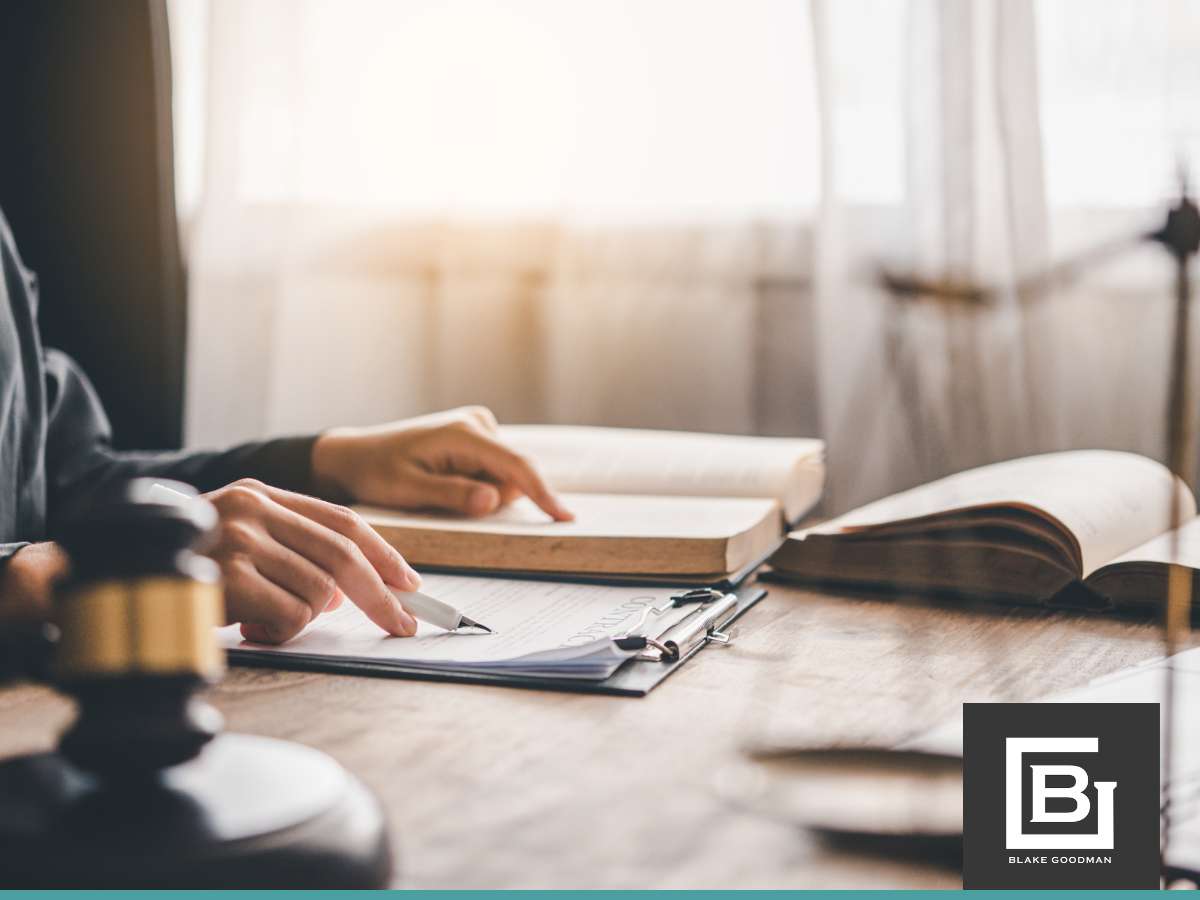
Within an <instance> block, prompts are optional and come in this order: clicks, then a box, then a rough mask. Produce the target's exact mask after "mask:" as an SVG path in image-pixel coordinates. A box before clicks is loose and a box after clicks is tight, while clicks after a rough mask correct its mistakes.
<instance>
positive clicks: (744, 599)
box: [228, 579, 767, 697]
mask: <svg viewBox="0 0 1200 900" xmlns="http://www.w3.org/2000/svg"><path fill="white" fill-rule="evenodd" d="M559 580H563V579H559ZM728 593H729V594H732V595H733V596H734V597H736V602H735V603H734V604H733V605H732V609H730V610H729V611H728V614H727V615H724V616H722V618H721V620H720V621H719V622H718V623H714V624H715V625H719V627H720V628H721V629H724V628H728V627H729V626H731V625H732V624H733V623H734V622H736V621H737V620H738V619H740V618H741V617H742V616H743V615H744V614H745V613H746V611H747V610H749V609H750V608H751V607H752V606H754V605H755V604H756V603H758V602H759V601H760V600H761V599H762V598H763V597H765V596H766V594H767V590H766V588H764V587H761V586H759V585H758V584H749V585H743V586H742V587H740V588H738V589H736V590H734V591H730V592H728ZM645 630H647V631H651V630H653V622H652V621H651V622H650V623H649V624H647V625H646V629H645ZM669 630H671V629H668V631H669ZM714 632H715V634H716V635H717V636H719V638H724V640H721V639H718V637H716V636H714ZM663 636H665V633H663V634H655V635H649V634H641V635H629V636H627V637H642V638H643V639H646V643H647V645H653V644H654V643H655V642H656V641H657V639H658V638H659V637H663ZM649 638H653V640H649ZM624 639H626V638H619V639H617V640H624ZM728 642H729V640H728V638H725V636H724V634H723V632H720V631H718V630H717V629H716V628H714V629H713V630H712V631H710V632H709V633H707V635H706V636H705V637H704V638H703V639H698V640H696V641H694V642H692V643H690V644H689V645H688V646H687V647H686V648H681V652H680V653H679V655H678V657H676V658H673V659H644V658H641V657H634V658H632V659H629V660H627V661H626V662H625V663H624V664H623V665H622V666H621V667H620V668H619V669H617V671H616V672H614V673H613V674H612V675H610V676H609V677H608V678H606V679H605V680H603V681H581V680H578V679H569V678H545V677H538V678H534V677H528V676H522V675H508V674H492V673H481V672H456V671H453V670H439V671H430V670H429V669H419V668H406V667H404V666H401V665H396V664H394V663H388V664H381V663H373V662H368V661H363V660H345V659H333V658H330V659H314V658H308V657H288V656H285V655H283V654H279V655H267V654H258V653H243V652H241V651H238V650H230V651H228V658H229V663H230V665H235V666H246V667H249V668H266V669H287V670H291V671H298V672H328V673H330V674H335V675H338V674H340V675H367V676H375V677H380V678H405V679H413V680H416V681H451V682H459V683H462V684H489V685H495V686H499V687H515V688H527V689H533V690H543V691H544V690H550V691H567V692H572V693H583V694H608V695H611V696H617V697H644V696H646V694H648V693H650V691H651V690H653V689H654V688H655V687H657V686H658V685H660V684H661V683H662V682H663V681H665V680H666V679H667V678H669V677H670V676H671V675H672V674H674V673H675V672H676V671H678V670H679V668H680V667H681V666H683V665H684V664H685V663H686V662H687V661H688V660H690V659H692V658H693V657H694V656H695V655H696V654H697V653H699V652H700V651H701V650H703V649H704V648H705V647H706V646H708V644H710V643H728Z"/></svg>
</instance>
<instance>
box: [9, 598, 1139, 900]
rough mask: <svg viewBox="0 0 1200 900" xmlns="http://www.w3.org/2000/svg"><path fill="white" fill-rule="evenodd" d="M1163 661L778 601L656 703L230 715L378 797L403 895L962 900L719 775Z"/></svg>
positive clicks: (273, 680) (925, 608)
mask: <svg viewBox="0 0 1200 900" xmlns="http://www.w3.org/2000/svg"><path fill="white" fill-rule="evenodd" d="M1161 650H1162V646H1161V642H1160V636H1159V633H1158V631H1157V629H1156V628H1155V627H1154V626H1153V625H1152V624H1148V623H1147V624H1143V623H1132V622H1128V621H1115V620H1108V619H1101V618H1084V617H1079V616H1070V615H1064V614H1050V613H1044V612H1036V611H1025V610H996V609H992V610H975V611H964V610H963V609H962V608H958V607H954V606H948V605H942V606H933V605H928V604H920V603H910V602H899V601H895V600H891V599H886V598H869V597H861V596H860V597H848V596H832V595H826V594H821V593H816V592H812V591H806V590H801V589H798V588H794V587H785V586H781V585H771V586H770V594H769V595H768V596H767V598H766V599H764V600H763V601H762V602H761V603H760V604H759V606H758V607H756V608H755V609H753V610H751V611H750V612H749V613H748V614H747V615H746V616H745V617H744V618H743V620H742V621H741V623H740V624H739V625H738V626H737V627H736V629H735V641H734V643H733V644H732V645H731V646H729V647H710V648H708V649H706V650H705V651H704V652H702V653H701V654H699V655H698V656H697V657H696V658H695V659H693V660H692V661H691V662H690V663H689V664H688V665H686V666H684V667H682V669H681V670H680V671H679V672H677V673H676V674H675V675H673V676H672V677H671V678H670V679H669V680H668V681H666V682H665V683H663V684H662V685H661V686H660V687H659V688H658V689H656V690H655V691H654V692H652V693H651V694H650V695H649V696H648V697H645V698H642V699H629V698H621V697H604V696H594V695H576V694H565V693H552V692H541V691H527V690H515V689H509V688H493V687H478V686H472V685H455V684H440V683H431V682H418V681H403V680H394V679H383V678H368V677H351V676H332V675H321V674H309V673H294V672H270V671H265V670H252V669H237V670H234V671H232V672H231V673H230V674H229V676H228V677H227V679H226V681H225V682H224V683H223V684H222V685H221V686H220V687H219V688H217V689H216V690H215V691H214V700H215V702H216V705H217V706H218V707H219V708H220V709H221V710H222V711H223V712H224V713H225V715H226V718H227V724H228V727H229V728H230V729H231V730H236V731H242V732H249V733H253V734H262V735H270V736H273V737H280V738H287V739H290V740H295V741H299V742H301V743H305V744H309V745H311V746H314V747H318V748H320V749H322V750H325V751H327V752H328V753H330V754H332V755H333V756H334V757H336V758H337V759H338V760H340V761H341V762H342V763H343V764H344V765H345V766H346V767H347V768H348V769H350V770H351V771H353V772H355V773H357V774H358V775H359V776H360V777H361V778H362V779H363V780H364V781H365V782H366V783H367V784H368V785H370V786H371V787H372V788H374V789H375V790H376V791H377V792H378V793H379V795H380V796H381V797H382V798H383V802H384V805H385V806H386V808H387V812H388V816H389V819H390V822H391V825H392V829H393V845H394V849H395V853H396V862H397V881H396V886H397V887H410V888H735V887H739V888H801V887H806V888H850V887H854V888H898V887H907V888H948V887H958V886H959V885H960V879H959V876H958V873H957V872H955V871H953V870H949V869H945V868H939V867H937V866H934V865H927V864H919V863H913V862H902V861H897V860H894V859H886V858H880V857H871V856H865V855H859V854H854V853H849V852H844V851H833V850H831V849H829V848H827V847H825V846H823V845H821V844H820V843H818V842H815V841H814V840H812V839H811V838H810V837H809V836H808V835H806V834H805V833H804V832H802V831H800V830H798V829H796V828H794V827H790V826H788V825H786V824H781V823H778V822H774V821H770V820H767V819H765V818H762V817H759V816H757V815H752V814H750V813H747V812H744V811H742V810H740V809H737V808H733V807H731V806H730V805H729V804H728V803H727V802H726V801H724V800H723V799H722V798H721V796H720V794H719V793H718V792H717V791H716V790H715V788H714V783H715V777H716V776H715V773H718V772H721V771H722V770H724V771H728V767H729V766H731V765H734V764H736V762H737V761H738V759H739V758H740V749H741V748H742V747H744V746H746V745H747V744H752V743H759V742H779V741H784V740H787V741H792V740H794V741H804V742H809V743H830V742H837V741H843V742H852V741H860V740H865V741H871V742H892V741H897V740H900V739H902V738H904V737H906V736H909V735H913V734H917V733H920V732H921V731H923V730H925V729H926V728H928V727H930V726H932V725H935V724H937V723H939V722H941V721H943V720H945V719H947V718H949V717H951V716H953V715H955V714H956V712H957V709H958V706H959V704H960V703H962V702H963V701H964V700H1025V699H1031V698H1034V697H1038V696H1041V695H1044V694H1047V693H1051V692H1055V691H1061V690H1064V689H1066V688H1070V687H1074V686H1077V685H1081V684H1083V683H1085V682H1087V681H1088V680H1089V679H1091V678H1094V677H1096V676H1098V675H1101V674H1104V673H1106V672H1110V671H1113V670H1116V669H1118V668H1121V667H1123V666H1127V665H1130V664H1132V663H1135V662H1139V661H1141V660H1143V659H1147V658H1149V657H1152V656H1156V655H1159V654H1160V653H1161ZM70 715H71V711H70V706H69V704H68V703H67V702H66V701H64V700H62V699H60V698H58V697H57V696H56V695H55V694H53V693H52V692H51V691H50V690H48V689H45V688H40V687H28V686H22V687H15V688H9V689H7V690H2V691H0V755H2V756H7V755H9V754H11V753H16V752H21V751H29V750H34V749H44V748H47V747H50V746H52V745H53V742H54V739H55V736H56V734H57V733H58V731H59V730H60V729H61V728H62V727H63V725H64V724H65V722H66V721H67V720H68V719H69V717H70Z"/></svg>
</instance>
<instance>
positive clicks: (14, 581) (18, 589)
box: [0, 541, 68, 621]
mask: <svg viewBox="0 0 1200 900" xmlns="http://www.w3.org/2000/svg"><path fill="white" fill-rule="evenodd" d="M67 568H68V565H67V554H66V553H64V552H63V549H62V548H61V547H59V546H58V544H54V543H50V542H48V541H47V542H45V543H41V544H29V545H28V546H26V547H22V548H21V549H20V550H18V551H17V552H16V553H14V554H13V555H12V556H11V557H10V558H9V560H8V562H6V563H4V564H3V565H2V566H0V618H3V619H7V620H9V621H44V620H47V619H49V618H50V612H51V601H52V599H53V596H54V585H55V583H56V582H57V581H58V580H59V579H60V578H62V577H63V576H64V575H66V574H67Z"/></svg>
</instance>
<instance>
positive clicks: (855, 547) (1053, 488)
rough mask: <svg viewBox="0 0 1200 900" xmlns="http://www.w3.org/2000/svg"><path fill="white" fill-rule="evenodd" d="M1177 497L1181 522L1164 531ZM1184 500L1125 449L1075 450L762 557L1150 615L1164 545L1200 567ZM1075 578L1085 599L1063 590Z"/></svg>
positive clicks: (870, 511) (1019, 464)
mask: <svg viewBox="0 0 1200 900" xmlns="http://www.w3.org/2000/svg"><path fill="white" fill-rule="evenodd" d="M1172 491H1175V492H1177V494H1176V496H1177V499H1178V504H1179V506H1178V510H1179V516H1180V521H1181V522H1183V523H1184V524H1183V526H1182V527H1181V528H1180V529H1179V531H1178V532H1177V534H1175V535H1172V534H1171V533H1169V532H1170V521H1171V503H1172V500H1171V495H1172ZM1195 516H1196V503H1195V499H1194V498H1193V497H1192V494H1191V492H1190V491H1189V490H1188V489H1187V487H1186V486H1185V485H1184V484H1183V483H1182V482H1180V481H1179V480H1178V479H1175V478H1173V477H1172V475H1171V473H1170V472H1169V471H1168V470H1167V468H1166V467H1165V466H1162V465H1160V464H1159V463H1157V462H1154V461H1153V460H1150V459H1146V458H1145V457H1142V456H1137V455H1135V454H1132V453H1119V452H1115V451H1107V450H1080V451H1074V452H1066V453H1049V454H1045V455H1043V456H1032V457H1028V458H1025V459H1016V460H1011V461H1009V462H1003V463H997V464H995V465H991V466H983V467H982V468H978V469H971V470H969V471H967V472H961V473H959V474H957V475H951V476H950V477H948V478H943V479H941V480H940V481H935V482H932V483H930V484H927V485H923V486H921V487H917V488H913V489H912V490H908V491H904V492H903V493H900V494H896V495H894V496H891V497H887V498H885V499H883V500H878V501H876V502H874V503H870V504H868V505H866V506H864V507H861V508H860V509H857V510H854V511H853V512H850V513H847V514H846V515H844V516H841V517H839V518H836V519H833V520H831V521H829V522H825V523H823V524H821V525H818V526H817V527H814V528H809V529H805V530H803V531H797V532H793V533H792V534H790V535H789V536H788V539H787V541H786V542H785V543H784V545H783V546H782V547H781V548H780V549H779V550H778V552H777V553H776V554H775V555H774V556H773V557H772V558H771V565H772V566H773V567H774V568H775V569H776V570H777V571H778V572H781V573H784V574H787V575H790V576H794V577H796V578H801V579H806V580H813V581H825V582H842V583H859V584H877V585H878V584H882V585H888V586H892V587H895V588H899V589H918V590H921V589H925V590H934V591H946V592H953V593H960V594H969V595H975V596H982V597H991V598H997V599H1003V600H1010V601H1016V602H1041V601H1048V600H1051V599H1054V598H1056V597H1058V598H1059V600H1060V602H1064V603H1068V602H1069V603H1070V605H1076V604H1077V603H1079V602H1080V601H1082V603H1083V605H1095V606H1101V607H1103V606H1109V605H1111V606H1113V607H1117V608H1127V607H1156V606H1158V605H1159V604H1161V603H1162V599H1163V596H1164V594H1165V591H1166V581H1167V575H1168V571H1169V568H1170V562H1171V559H1172V557H1171V555H1170V554H1171V547H1172V542H1173V541H1175V542H1177V544H1178V556H1177V557H1176V559H1177V561H1178V563H1179V564H1180V565H1182V566H1186V567H1188V568H1190V569H1193V570H1195V569H1200V520H1197V519H1196V517H1195ZM1079 582H1082V583H1083V584H1084V585H1085V586H1086V587H1087V588H1088V590H1087V591H1086V592H1079V591H1072V592H1071V593H1070V594H1066V593H1062V592H1063V591H1064V589H1065V588H1067V587H1069V586H1072V585H1076V584H1077V583H1079Z"/></svg>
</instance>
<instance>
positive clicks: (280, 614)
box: [224, 558, 314, 644]
mask: <svg viewBox="0 0 1200 900" xmlns="http://www.w3.org/2000/svg"><path fill="white" fill-rule="evenodd" d="M224 574H225V590H226V592H227V593H229V594H230V595H232V596H234V597H236V598H237V607H238V618H239V619H241V621H242V629H241V630H242V636H243V637H244V638H246V640H249V641H256V642H258V643H261V644H282V643H283V642H284V641H287V640H291V639H292V638H294V637H295V636H296V635H298V634H299V633H300V632H301V631H303V630H304V628H305V626H307V625H308V623H309V622H311V621H312V618H313V615H314V613H313V610H312V607H310V606H309V605H308V604H307V603H305V602H304V601H303V600H302V599H301V598H299V597H297V596H296V595H295V594H292V593H290V592H288V591H286V590H284V589H283V588H281V587H280V586H279V585H277V584H275V583H273V582H272V581H270V580H268V579H267V578H264V577H263V576H262V575H261V574H260V573H259V572H258V570H257V569H255V567H254V566H253V564H252V563H250V561H249V559H246V558H243V559H240V560H238V561H236V562H234V563H232V564H230V565H227V566H226V567H224Z"/></svg>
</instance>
